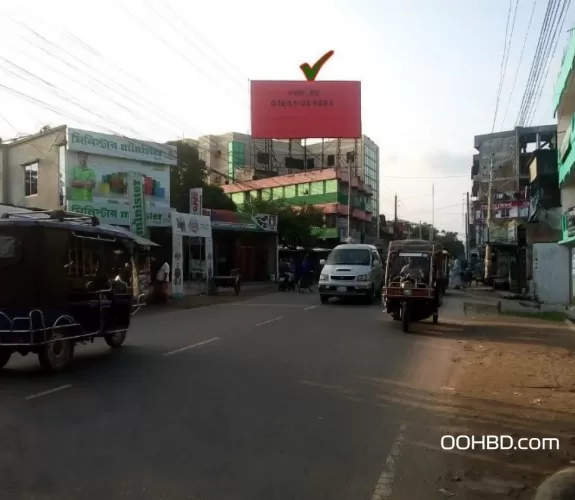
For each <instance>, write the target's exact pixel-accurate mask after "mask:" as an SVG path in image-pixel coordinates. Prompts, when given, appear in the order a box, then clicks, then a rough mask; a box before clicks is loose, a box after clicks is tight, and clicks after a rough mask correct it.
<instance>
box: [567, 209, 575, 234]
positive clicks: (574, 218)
mask: <svg viewBox="0 0 575 500" xmlns="http://www.w3.org/2000/svg"><path fill="white" fill-rule="evenodd" d="M565 218H566V219H567V237H568V238H571V237H573V236H575V207H571V208H569V209H568V210H566V211H565Z"/></svg>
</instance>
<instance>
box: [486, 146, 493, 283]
mask: <svg viewBox="0 0 575 500" xmlns="http://www.w3.org/2000/svg"><path fill="white" fill-rule="evenodd" d="M494 154H495V153H491V161H490V162H489V184H488V186H487V242H486V244H485V280H486V281H487V280H489V279H491V255H492V249H491V245H490V244H489V238H490V235H489V226H490V223H491V217H492V211H491V205H492V203H493V200H492V198H493V156H494Z"/></svg>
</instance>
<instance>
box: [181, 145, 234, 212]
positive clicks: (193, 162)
mask: <svg viewBox="0 0 575 500" xmlns="http://www.w3.org/2000/svg"><path fill="white" fill-rule="evenodd" d="M170 144H172V145H174V146H176V147H177V148H178V164H177V165H176V166H174V167H172V168H171V172H170V198H171V205H172V207H174V208H175V209H176V210H177V211H178V212H181V213H188V212H189V211H190V189H191V188H198V187H201V188H203V207H204V208H219V209H224V210H232V211H234V212H235V211H237V207H236V204H235V203H234V202H233V201H232V200H231V199H230V198H229V197H228V196H227V195H226V194H225V193H224V191H223V190H222V188H220V187H219V186H212V185H208V184H207V182H206V179H207V174H208V170H207V168H206V163H205V162H204V161H203V160H201V159H200V154H199V151H198V148H196V147H195V146H192V145H190V144H188V143H186V142H184V141H175V142H171V143H170Z"/></svg>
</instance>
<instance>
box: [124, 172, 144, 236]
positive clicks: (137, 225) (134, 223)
mask: <svg viewBox="0 0 575 500" xmlns="http://www.w3.org/2000/svg"><path fill="white" fill-rule="evenodd" d="M143 177H144V176H143V175H142V174H138V173H136V172H130V174H129V175H128V199H129V203H130V231H132V233H134V234H137V235H138V236H143V237H146V235H147V229H146V200H145V198H144V182H143Z"/></svg>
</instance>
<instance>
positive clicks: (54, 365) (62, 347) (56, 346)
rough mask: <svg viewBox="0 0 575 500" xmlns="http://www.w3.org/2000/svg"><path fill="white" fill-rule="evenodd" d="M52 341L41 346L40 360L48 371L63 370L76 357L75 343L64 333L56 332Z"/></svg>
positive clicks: (41, 364) (43, 367) (43, 368)
mask: <svg viewBox="0 0 575 500" xmlns="http://www.w3.org/2000/svg"><path fill="white" fill-rule="evenodd" d="M51 340H52V341H51V342H50V343H49V344H46V345H44V346H42V347H41V348H40V352H39V353H38V361H39V362H40V366H41V367H42V370H44V371H46V372H51V373H55V372H61V371H64V370H65V369H66V368H68V365H69V364H70V363H71V361H72V358H73V357H74V348H75V346H76V345H75V343H74V341H73V340H70V339H67V338H65V337H64V335H63V334H61V333H58V332H55V333H54V335H53V336H52V339H51Z"/></svg>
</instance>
